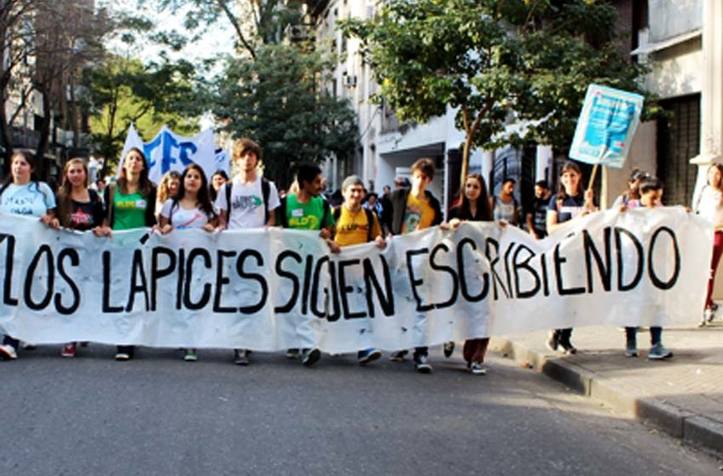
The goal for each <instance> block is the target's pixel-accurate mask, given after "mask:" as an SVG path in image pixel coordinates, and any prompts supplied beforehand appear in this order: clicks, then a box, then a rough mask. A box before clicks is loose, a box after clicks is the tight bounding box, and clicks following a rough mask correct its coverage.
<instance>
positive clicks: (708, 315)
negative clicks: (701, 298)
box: [703, 308, 715, 322]
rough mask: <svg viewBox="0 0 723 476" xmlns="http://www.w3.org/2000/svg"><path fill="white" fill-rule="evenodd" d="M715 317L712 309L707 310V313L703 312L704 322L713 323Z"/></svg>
mask: <svg viewBox="0 0 723 476" xmlns="http://www.w3.org/2000/svg"><path fill="white" fill-rule="evenodd" d="M714 317H715V312H713V309H712V308H707V309H706V310H705V311H703V322H713V318H714Z"/></svg>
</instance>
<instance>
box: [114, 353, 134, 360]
mask: <svg viewBox="0 0 723 476" xmlns="http://www.w3.org/2000/svg"><path fill="white" fill-rule="evenodd" d="M115 360H117V361H119V362H125V361H126V360H131V355H130V354H129V353H128V352H116V354H115Z"/></svg>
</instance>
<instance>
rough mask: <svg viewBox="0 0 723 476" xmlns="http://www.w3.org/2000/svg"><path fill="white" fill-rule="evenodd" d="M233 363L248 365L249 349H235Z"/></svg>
mask: <svg viewBox="0 0 723 476" xmlns="http://www.w3.org/2000/svg"><path fill="white" fill-rule="evenodd" d="M233 363H234V364H236V365H248V364H249V357H248V351H247V350H246V349H235V350H234V351H233Z"/></svg>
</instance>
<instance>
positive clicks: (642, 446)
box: [0, 345, 721, 476]
mask: <svg viewBox="0 0 723 476" xmlns="http://www.w3.org/2000/svg"><path fill="white" fill-rule="evenodd" d="M59 350H60V349H59V347H57V346H55V347H41V348H39V349H37V350H35V351H26V352H23V353H22V355H21V359H19V360H17V361H14V362H0V383H1V386H0V388H1V390H0V422H1V426H0V428H1V433H0V434H2V440H1V442H0V474H1V475H23V476H29V475H75V474H89V475H94V474H102V475H124V476H128V475H136V474H138V475H141V474H142V475H155V474H158V475H200V474H234V475H244V474H289V475H299V474H302V475H303V474H325V475H326V474H334V475H342V474H354V475H357V474H360V475H386V474H393V475H406V474H409V475H426V474H429V475H456V474H504V475H525V476H529V475H547V474H550V475H561V474H564V475H573V474H575V475H577V474H600V475H618V474H620V475H637V474H666V475H667V474H680V475H686V476H688V475H690V476H692V475H699V474H700V475H703V474H708V475H710V474H720V469H719V468H720V466H721V464H720V462H718V461H716V460H714V459H712V458H710V457H708V456H707V455H705V454H702V453H699V452H697V451H694V450H691V449H689V448H685V447H683V446H681V445H680V444H679V443H678V442H677V441H676V440H673V439H671V438H668V437H666V436H664V435H661V434H658V433H657V432H655V431H654V430H651V429H649V428H646V427H645V426H643V425H640V424H639V423H636V422H632V421H629V420H626V419H624V418H621V417H620V416H617V415H615V414H613V413H612V412H610V411H609V410H607V409H604V408H600V407H599V406H596V405H595V404H594V403H593V402H591V401H589V400H585V399H583V398H582V397H579V396H577V395H574V394H572V393H570V392H569V391H567V390H566V389H565V388H564V387H562V386H560V385H559V384H556V383H554V382H551V381H548V380H547V379H546V378H545V377H543V376H541V375H538V374H536V373H534V372H532V371H530V370H525V369H520V368H516V367H514V366H513V365H512V364H511V363H510V362H508V361H505V360H501V359H494V358H493V359H491V360H490V373H489V374H488V375H487V376H484V377H473V376H471V375H468V374H467V373H466V372H464V371H463V364H462V363H461V361H460V360H455V359H453V360H449V361H444V360H443V359H442V358H441V356H440V353H439V351H436V352H433V354H432V357H433V363H434V364H435V372H434V373H433V374H432V375H419V374H416V373H415V372H414V371H413V370H412V367H411V364H410V363H405V364H397V363H392V362H389V361H388V360H386V358H383V360H380V361H378V362H376V363H375V364H373V365H372V366H370V367H368V368H360V367H358V366H357V365H356V364H355V359H354V358H353V357H352V356H335V357H330V356H326V355H325V356H324V357H323V358H322V360H321V362H320V363H319V364H318V366H317V367H315V368H313V369H307V368H304V367H302V366H301V365H300V364H299V363H298V362H294V361H289V360H287V359H286V358H285V357H284V356H283V355H279V354H275V355H272V354H254V355H253V356H252V358H253V364H252V365H251V366H249V367H246V368H243V367H237V366H234V365H232V364H231V352H230V351H218V350H205V351H204V350H201V351H200V360H199V361H198V362H195V363H189V362H183V361H182V360H181V359H180V353H178V352H175V351H172V350H157V349H153V350H152V349H141V350H140V351H139V354H138V356H137V359H136V360H134V361H131V362H115V361H113V360H112V359H111V357H112V355H113V352H114V348H111V347H107V346H97V345H91V347H89V348H88V349H81V350H80V356H79V357H78V358H76V359H74V360H68V359H61V358H60V357H58V353H59Z"/></svg>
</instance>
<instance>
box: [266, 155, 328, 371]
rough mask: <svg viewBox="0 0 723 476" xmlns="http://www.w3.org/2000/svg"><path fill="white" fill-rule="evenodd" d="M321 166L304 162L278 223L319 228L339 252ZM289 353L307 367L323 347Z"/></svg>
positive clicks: (282, 203) (306, 228) (290, 226)
mask: <svg viewBox="0 0 723 476" xmlns="http://www.w3.org/2000/svg"><path fill="white" fill-rule="evenodd" d="M322 178H323V177H322V175H321V169H320V168H319V166H318V165H316V164H301V165H299V166H298V167H297V170H296V184H295V186H293V187H292V188H291V189H292V190H295V192H293V193H289V194H288V195H286V196H285V197H284V199H283V200H281V206H280V207H279V209H278V210H277V216H278V220H277V221H278V223H279V224H280V225H281V226H282V227H284V228H291V229H295V230H315V231H319V236H321V238H323V239H324V240H325V241H326V243H327V245H329V249H330V250H331V251H332V252H333V253H338V252H339V245H338V244H337V243H336V242H335V241H333V240H332V239H331V237H332V235H333V230H334V215H333V213H332V211H331V206H330V205H329V202H327V201H326V200H325V199H324V197H322V196H321V192H322ZM286 357H288V358H290V359H296V358H301V363H302V364H303V365H304V366H306V367H311V366H313V365H314V364H315V363H316V362H318V361H319V359H320V358H321V351H320V350H319V349H317V348H313V349H310V348H307V349H293V348H292V349H287V351H286Z"/></svg>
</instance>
